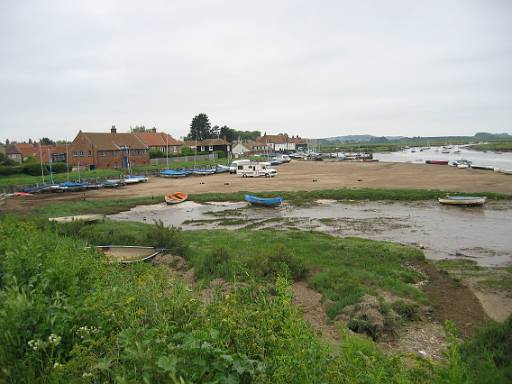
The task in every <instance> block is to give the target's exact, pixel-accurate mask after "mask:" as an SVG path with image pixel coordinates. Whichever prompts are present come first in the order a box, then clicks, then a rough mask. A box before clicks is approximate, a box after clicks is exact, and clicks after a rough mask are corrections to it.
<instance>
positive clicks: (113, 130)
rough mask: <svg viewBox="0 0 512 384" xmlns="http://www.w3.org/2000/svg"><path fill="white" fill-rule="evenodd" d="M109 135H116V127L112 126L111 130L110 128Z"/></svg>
mask: <svg viewBox="0 0 512 384" xmlns="http://www.w3.org/2000/svg"><path fill="white" fill-rule="evenodd" d="M110 133H117V129H116V126H115V125H113V126H112V128H110Z"/></svg>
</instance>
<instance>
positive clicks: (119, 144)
mask: <svg viewBox="0 0 512 384" xmlns="http://www.w3.org/2000/svg"><path fill="white" fill-rule="evenodd" d="M83 134H84V135H85V136H86V137H87V138H88V139H89V141H90V142H91V143H92V145H94V147H95V148H96V149H97V150H100V151H117V150H120V149H122V148H123V147H128V148H130V149H147V148H148V147H147V145H146V144H144V143H143V142H142V141H141V140H140V139H139V138H138V137H137V136H135V134H133V133H105V132H83Z"/></svg>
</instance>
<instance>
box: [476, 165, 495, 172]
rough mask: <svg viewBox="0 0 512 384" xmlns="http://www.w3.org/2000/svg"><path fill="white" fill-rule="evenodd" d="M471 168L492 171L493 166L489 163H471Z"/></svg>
mask: <svg viewBox="0 0 512 384" xmlns="http://www.w3.org/2000/svg"><path fill="white" fill-rule="evenodd" d="M471 168H473V169H481V170H483V171H494V167H492V166H490V165H478V164H477V165H474V164H472V165H471Z"/></svg>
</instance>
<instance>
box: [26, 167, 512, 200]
mask: <svg viewBox="0 0 512 384" xmlns="http://www.w3.org/2000/svg"><path fill="white" fill-rule="evenodd" d="M277 170H278V175H277V176H276V177H274V178H272V179H267V178H264V177H262V178H242V177H240V176H237V175H230V174H227V173H224V174H218V175H211V176H206V177H200V176H189V177H186V178H183V179H168V178H160V177H151V178H150V180H149V182H147V183H141V184H136V185H130V186H126V187H123V188H119V189H102V190H95V191H88V192H82V193H65V194H44V195H36V196H33V197H31V198H30V199H28V200H32V201H33V202H34V203H35V204H37V203H36V200H39V201H48V200H66V201H73V200H80V199H83V198H84V197H86V198H88V199H103V198H126V197H138V196H151V195H154V196H159V195H163V194H165V193H167V192H170V191H173V192H174V191H182V192H186V193H207V192H219V193H223V192H239V191H250V192H259V191H304V190H320V189H339V188H383V189H402V188H404V189H436V190H443V191H459V192H475V193H476V192H500V193H505V194H510V195H512V176H510V175H504V174H502V173H498V172H492V171H483V170H473V169H464V170H463V169H457V168H454V167H449V166H443V165H425V164H408V163H383V162H373V163H362V162H322V161H319V162H316V161H311V162H308V161H293V162H291V163H289V164H283V165H281V166H279V167H277Z"/></svg>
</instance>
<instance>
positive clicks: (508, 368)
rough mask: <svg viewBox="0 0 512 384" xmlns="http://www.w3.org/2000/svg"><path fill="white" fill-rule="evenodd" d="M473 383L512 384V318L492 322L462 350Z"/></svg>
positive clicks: (463, 346) (465, 343)
mask: <svg viewBox="0 0 512 384" xmlns="http://www.w3.org/2000/svg"><path fill="white" fill-rule="evenodd" d="M460 353H461V358H462V360H463V361H464V362H465V363H466V365H467V367H468V370H469V378H470V382H471V383H481V384H486V383H488V384H491V383H492V384H501V383H503V384H505V383H512V316H509V317H508V319H506V320H505V321H504V322H503V323H496V322H491V323H489V324H488V325H487V326H486V327H484V328H482V329H480V330H479V331H478V332H477V334H476V335H475V337H474V339H473V340H469V341H466V342H464V343H463V344H462V345H461V346H460Z"/></svg>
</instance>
